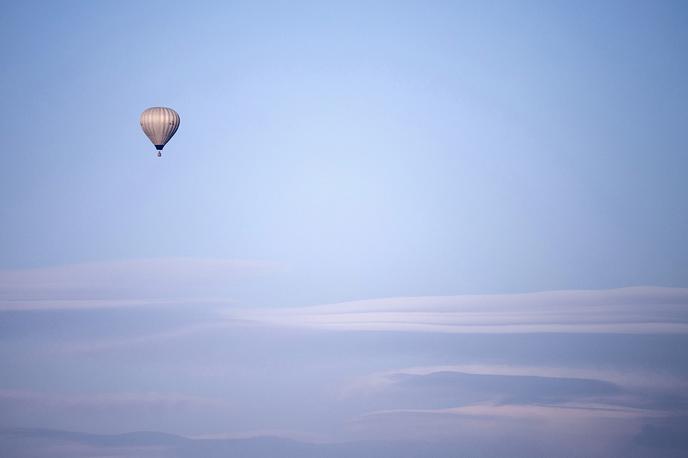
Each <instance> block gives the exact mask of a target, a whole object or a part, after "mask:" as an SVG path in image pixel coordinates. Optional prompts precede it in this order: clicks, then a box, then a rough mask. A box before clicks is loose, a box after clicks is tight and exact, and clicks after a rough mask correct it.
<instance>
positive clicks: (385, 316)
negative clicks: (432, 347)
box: [228, 287, 688, 334]
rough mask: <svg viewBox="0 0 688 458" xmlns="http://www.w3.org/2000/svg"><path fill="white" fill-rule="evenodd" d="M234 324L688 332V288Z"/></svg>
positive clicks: (398, 304)
mask: <svg viewBox="0 0 688 458" xmlns="http://www.w3.org/2000/svg"><path fill="white" fill-rule="evenodd" d="M228 315H229V316H230V317H232V318H242V319H248V320H253V321H255V322H257V323H264V324H270V325H287V326H301V327H310V328H320V329H332V330H358V331H415V332H443V333H534V332H536V333H541V332H549V333H631V334H643V333H646V334H658V333H679V334H685V333H688V289H685V288H658V287H636V288H622V289H611V290H601V291H553V292H542V293H526V294H506V295H463V296H428V297H401V298H387V299H374V300H362V301H353V302H343V303H338V304H331V305H323V306H316V307H303V308H289V309H269V310H240V311H233V312H230V313H229V314H228Z"/></svg>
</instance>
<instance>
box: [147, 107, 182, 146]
mask: <svg viewBox="0 0 688 458" xmlns="http://www.w3.org/2000/svg"><path fill="white" fill-rule="evenodd" d="M141 128H142V129H143V133H145V134H146V136H147V137H148V138H149V139H150V141H151V142H153V145H155V149H157V150H158V157H160V156H162V153H161V151H162V149H163V148H164V147H165V144H167V142H169V141H170V139H171V138H172V136H173V135H174V133H175V132H177V129H179V114H177V112H176V111H174V110H173V109H172V108H167V107H151V108H148V109H147V110H145V111H144V112H143V113H141Z"/></svg>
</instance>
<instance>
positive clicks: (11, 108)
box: [0, 2, 688, 302]
mask: <svg viewBox="0 0 688 458" xmlns="http://www.w3.org/2000/svg"><path fill="white" fill-rule="evenodd" d="M368 3H370V2H340V3H335V2H329V3H326V2H301V3H293V2H274V3H273V2H246V3H238V2H218V3H216V4H213V3H205V4H202V5H196V4H190V3H184V2H180V3H175V2H145V3H144V4H139V2H133V3H130V4H123V3H121V2H111V3H104V2H98V3H90V2H54V3H47V2H38V3H33V4H32V3H25V2H22V3H8V4H6V5H5V8H4V9H5V12H4V13H3V19H2V21H3V23H2V27H1V29H2V30H1V32H0V33H1V34H2V40H3V43H5V45H4V50H3V61H4V65H3V66H4V69H5V70H4V71H3V73H2V76H1V78H2V81H1V83H2V84H0V87H1V89H0V90H1V91H2V98H3V104H2V108H1V109H2V110H3V111H2V117H3V120H4V121H3V123H2V126H0V129H2V131H1V132H0V138H1V140H0V141H1V142H2V143H1V148H2V152H3V162H4V165H3V167H2V171H1V172H0V173H2V179H1V180H0V183H1V184H0V186H2V193H3V195H4V196H5V199H3V202H2V206H1V211H2V220H3V226H4V228H3V231H2V242H1V243H2V245H1V246H0V248H1V251H2V252H3V256H2V260H1V262H2V266H3V267H4V268H16V267H35V266H45V265H56V264H64V263H74V262H83V261H98V260H115V259H129V258H140V257H158V256H192V257H197V256H198V257H217V258H244V259H261V260H267V261H273V262H279V263H281V264H284V265H285V266H286V267H287V268H288V270H289V275H290V278H289V283H294V282H296V283H299V284H302V283H304V279H306V278H307V279H308V289H309V290H310V292H308V293H306V292H301V293H298V295H299V296H300V297H298V298H297V299H298V300H299V301H307V302H322V301H328V300H335V299H336V300H339V299H356V298H362V297H370V296H381V295H382V296H384V295H393V294H453V293H466V292H474V293H486V292H495V291H504V292H514V291H532V290H542V289H556V288H581V287H582V288H585V287H592V288H597V287H617V286H632V285H637V284H653V285H667V286H686V284H687V283H686V281H687V278H688V271H687V269H688V267H687V266H688V248H687V244H686V243H685V235H684V234H685V233H686V232H688V200H687V199H686V198H685V197H686V195H687V191H688V180H685V173H684V171H685V170H686V166H687V165H688V164H687V162H688V156H687V155H686V151H687V145H688V140H687V138H688V137H686V135H685V120H686V119H688V113H687V111H688V105H687V104H686V103H685V101H686V99H687V96H688V94H687V90H688V89H687V88H686V84H685V74H686V70H687V69H688V65H687V60H688V59H687V58H686V52H685V51H686V43H687V42H688V31H686V27H684V25H685V19H686V15H687V14H688V13H687V11H686V8H685V6H684V5H683V3H682V2H661V3H660V4H655V3H654V2H653V3H650V2H647V3H644V2H630V3H629V2H619V3H615V2H605V3H604V4H599V3H598V2H584V3H582V4H580V3H576V4H571V3H570V2H520V3H516V2H503V3H500V2H496V3H495V2H491V3H487V4H485V3H484V2H476V3H459V2H430V3H426V2H386V3H385V2H379V3H376V4H375V5H374V6H371V5H369V4H368ZM151 105H168V106H171V107H174V108H175V109H176V110H177V111H178V112H179V113H180V114H181V116H182V127H181V128H180V130H179V132H178V134H177V136H176V137H175V138H174V139H173V141H172V142H171V143H170V144H169V147H168V149H167V151H166V155H165V157H164V158H163V159H162V160H155V158H154V157H151V155H150V154H149V153H150V151H151V149H150V147H149V145H148V143H147V139H146V138H145V136H143V134H142V133H141V132H140V129H139V126H138V115H139V113H140V112H141V111H142V110H143V109H144V108H146V107H147V106H151ZM285 288H286V286H285ZM304 288H305V285H304ZM284 293H285V294H288V293H290V292H289V291H286V290H285V291H284Z"/></svg>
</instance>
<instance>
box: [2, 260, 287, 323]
mask: <svg viewBox="0 0 688 458" xmlns="http://www.w3.org/2000/svg"><path fill="white" fill-rule="evenodd" d="M277 269H278V266H277V265H275V264H273V263H268V262H263V261H251V260H227V259H201V258H151V259H135V260H124V261H111V262H98V263H82V264H72V265H62V266H56V267H46V268H34V269H23V270H2V271H0V311H2V310H5V311H7V310H63V309H92V308H110V307H132V306H146V305H147V306H161V305H173V304H188V303H199V302H200V303H222V304H227V302H230V300H231V298H232V295H233V293H235V292H236V291H237V290H238V289H240V287H241V285H242V283H243V282H245V281H246V280H247V279H250V278H253V277H256V276H259V275H263V274H266V273H270V272H273V271H275V270H277Z"/></svg>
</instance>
